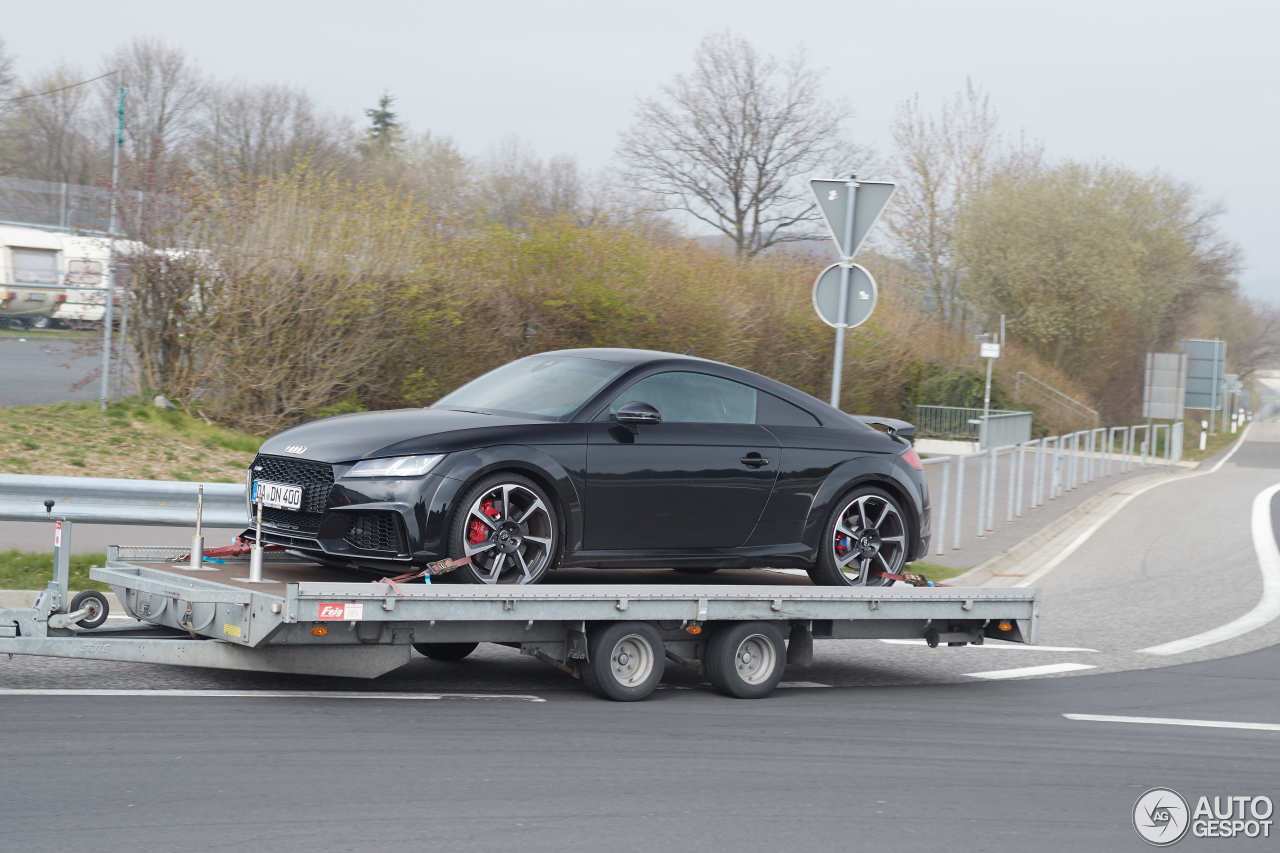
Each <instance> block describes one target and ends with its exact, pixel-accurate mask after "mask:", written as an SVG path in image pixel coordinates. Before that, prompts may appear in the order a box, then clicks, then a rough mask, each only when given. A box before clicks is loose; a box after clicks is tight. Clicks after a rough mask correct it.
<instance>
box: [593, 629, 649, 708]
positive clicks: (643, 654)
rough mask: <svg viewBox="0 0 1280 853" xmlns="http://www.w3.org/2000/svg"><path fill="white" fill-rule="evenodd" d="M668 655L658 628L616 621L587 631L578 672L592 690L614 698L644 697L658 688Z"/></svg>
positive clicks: (635, 699) (630, 699)
mask: <svg viewBox="0 0 1280 853" xmlns="http://www.w3.org/2000/svg"><path fill="white" fill-rule="evenodd" d="M666 665H667V655H666V650H665V648H664V646H663V645H662V636H661V635H660V634H659V633H658V629H657V628H654V627H653V626H652V625H649V624H646V623H644V622H614V623H612V624H609V625H605V626H602V627H599V628H596V629H595V630H593V631H591V632H590V633H589V634H588V635H587V660H586V661H585V662H583V663H582V664H580V668H579V674H580V675H581V676H582V680H583V682H584V683H585V684H586V685H587V687H589V688H590V689H591V690H592V692H594V693H596V694H597V695H599V696H603V697H604V698H606V699H612V700H614V701H615V702H635V701H638V700H640V699H645V698H647V697H648V696H649V694H651V693H653V691H654V690H656V689H657V688H658V683H659V682H660V681H662V673H663V671H664V670H665V669H666Z"/></svg>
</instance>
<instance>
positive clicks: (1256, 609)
mask: <svg viewBox="0 0 1280 853" xmlns="http://www.w3.org/2000/svg"><path fill="white" fill-rule="evenodd" d="M1276 492H1280V483H1276V484H1275V485H1274V486H1268V487H1267V488H1265V489H1263V490H1262V491H1261V492H1259V493H1258V494H1257V496H1256V497H1254V499H1253V515H1252V518H1251V526H1252V528H1253V550H1254V553H1256V554H1257V556H1258V570H1259V571H1261V572H1262V598H1260V599H1258V603H1257V604H1255V605H1254V606H1253V609H1252V610H1250V611H1249V612H1248V613H1246V614H1244V615H1243V616H1241V617H1239V618H1238V619H1234V620H1232V621H1230V622H1228V623H1227V624H1225V625H1219V626H1218V627H1217V628H1213V629H1211V630H1209V631H1205V632H1203V633H1201V634H1195V635H1194V636H1191V637H1183V638H1182V639H1181V640H1173V641H1171V642H1168V643H1161V644H1160V645H1158V646H1150V647H1148V648H1145V649H1139V651H1141V652H1142V653H1143V654H1148V655H1177V654H1181V653H1183V652H1189V651H1191V650H1193V649H1198V648H1202V647H1203V646H1209V645H1213V644H1214V643H1221V642H1223V641H1224V640H1230V639H1233V638H1235V637H1239V636H1240V635H1241V634H1247V633H1248V632H1250V631H1254V630H1257V629H1258V628H1261V627H1262V626H1263V625H1266V624H1267V623H1269V622H1271V621H1272V620H1274V619H1275V618H1276V617H1277V616H1280V548H1277V547H1276V536H1275V531H1274V530H1272V529H1271V499H1272V498H1273V497H1275V494H1276Z"/></svg>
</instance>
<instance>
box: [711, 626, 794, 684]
mask: <svg viewBox="0 0 1280 853" xmlns="http://www.w3.org/2000/svg"><path fill="white" fill-rule="evenodd" d="M704 662H705V668H706V673H707V680H708V681H710V682H711V684H712V686H713V687H715V688H716V689H717V690H719V691H720V692H721V693H725V694H728V695H729V696H736V697H737V698H739V699H760V698H763V697H765V696H768V695H769V694H770V693H772V692H773V690H774V688H775V687H777V686H778V682H779V681H781V680H782V674H783V673H784V672H785V671H786V669H787V647H786V644H785V643H784V642H783V637H782V631H781V629H779V628H778V626H777V625H773V624H771V623H769V622H734V623H731V624H728V625H724V626H722V627H720V628H717V629H716V630H715V632H714V633H712V635H711V639H710V640H708V641H707V649H706V657H705V659H704Z"/></svg>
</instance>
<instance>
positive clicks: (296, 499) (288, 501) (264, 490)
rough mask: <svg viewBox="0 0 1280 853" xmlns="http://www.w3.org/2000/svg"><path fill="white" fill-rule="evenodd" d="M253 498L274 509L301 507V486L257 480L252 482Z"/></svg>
mask: <svg viewBox="0 0 1280 853" xmlns="http://www.w3.org/2000/svg"><path fill="white" fill-rule="evenodd" d="M253 499H254V500H255V501H257V500H259V499H261V501H262V505H263V506H269V507H273V508H274V509H295V510H296V509H301V508H302V486H291V485H289V484H288V483H271V482H268V481H267V480H257V481H255V482H254V484H253Z"/></svg>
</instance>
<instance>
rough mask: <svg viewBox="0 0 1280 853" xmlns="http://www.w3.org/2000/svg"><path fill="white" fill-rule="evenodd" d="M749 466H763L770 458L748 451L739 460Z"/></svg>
mask: <svg viewBox="0 0 1280 853" xmlns="http://www.w3.org/2000/svg"><path fill="white" fill-rule="evenodd" d="M738 461H739V462H741V463H742V464H743V465H746V466H747V467H748V468H763V467H764V466H765V465H768V464H769V460H768V459H765V458H764V457H763V456H761V455H760V454H759V453H748V454H747V455H746V456H744V457H742V458H741V459H739V460H738Z"/></svg>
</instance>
